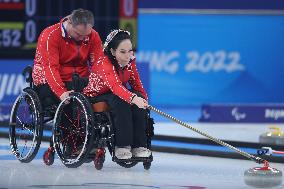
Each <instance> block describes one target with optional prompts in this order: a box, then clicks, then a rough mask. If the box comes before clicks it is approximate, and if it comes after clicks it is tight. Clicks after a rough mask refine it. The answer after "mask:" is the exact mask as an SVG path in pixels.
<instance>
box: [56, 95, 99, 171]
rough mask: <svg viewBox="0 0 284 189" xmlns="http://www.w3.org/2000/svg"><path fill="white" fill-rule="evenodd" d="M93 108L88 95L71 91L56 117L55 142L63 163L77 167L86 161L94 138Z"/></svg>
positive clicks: (61, 104) (60, 105)
mask: <svg viewBox="0 0 284 189" xmlns="http://www.w3.org/2000/svg"><path fill="white" fill-rule="evenodd" d="M92 133H94V120H93V110H92V107H91V104H90V103H89V100H88V99H87V97H85V96H84V95H83V94H81V93H77V92H74V93H71V94H70V96H69V97H67V98H66V99H64V100H63V101H62V102H61V103H60V104H59V106H58V108H57V111H56V113H55V117H54V126H53V144H54V148H55V151H56V153H57V155H58V157H59V159H60V160H61V161H62V163H63V164H64V165H65V166H66V167H69V168H76V167H79V166H80V165H82V164H83V163H84V162H86V158H88V155H89V153H90V151H91V148H92V145H93V140H94V136H93V134H92Z"/></svg>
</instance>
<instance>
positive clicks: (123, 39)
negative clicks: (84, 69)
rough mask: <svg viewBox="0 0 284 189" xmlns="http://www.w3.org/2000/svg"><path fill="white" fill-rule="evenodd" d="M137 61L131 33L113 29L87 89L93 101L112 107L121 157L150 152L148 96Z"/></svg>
mask: <svg viewBox="0 0 284 189" xmlns="http://www.w3.org/2000/svg"><path fill="white" fill-rule="evenodd" d="M135 61H136V60H135V58H134V56H133V50H132V43H131V41H130V33H129V32H128V31H124V30H120V29H119V30H114V31H112V32H111V33H110V34H109V35H108V36H107V39H106V41H105V43H104V56H103V57H101V58H100V59H99V60H98V62H97V63H96V64H94V65H93V67H92V72H91V74H90V76H89V84H88V86H87V87H86V88H85V89H84V94H85V95H87V96H89V97H91V102H92V103H95V102H100V101H105V102H107V103H108V105H109V107H110V111H111V115H112V116H113V121H114V126H115V144H116V146H115V156H116V157H117V158H118V159H129V158H131V157H132V156H133V157H149V156H150V155H151V151H150V150H149V149H147V148H146V142H147V138H146V132H145V130H146V121H147V120H146V115H147V112H146V107H147V106H148V102H147V100H148V97H147V94H146V92H145V90H144V89H143V85H142V83H141V80H140V77H139V74H138V71H137V69H136V62H135ZM127 83H128V84H129V85H128V86H130V88H131V89H130V90H129V89H128V88H127ZM93 97H94V98H93Z"/></svg>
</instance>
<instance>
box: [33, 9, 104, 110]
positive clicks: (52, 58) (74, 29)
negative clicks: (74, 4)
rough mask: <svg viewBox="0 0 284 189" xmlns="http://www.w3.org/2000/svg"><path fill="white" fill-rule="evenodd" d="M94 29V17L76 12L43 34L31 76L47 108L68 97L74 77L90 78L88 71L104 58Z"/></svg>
mask: <svg viewBox="0 0 284 189" xmlns="http://www.w3.org/2000/svg"><path fill="white" fill-rule="evenodd" d="M93 25H94V16H93V14H92V13H91V12H90V11H88V10H84V9H77V10H74V11H73V12H72V13H71V15H69V16H67V17H65V18H63V19H62V20H61V21H60V22H59V23H57V24H55V25H52V26H49V27H47V28H46V29H44V30H43V31H42V33H41V34H40V36H39V38H38V43H37V49H36V55H35V59H34V68H33V74H32V76H33V82H34V84H35V86H36V88H37V89H38V93H39V97H40V99H41V101H42V103H43V106H44V107H46V106H50V105H53V104H57V103H59V102H60V100H63V99H64V98H66V97H68V96H69V94H70V92H72V90H71V89H70V87H69V86H70V83H71V81H72V75H73V74H74V73H77V74H78V75H79V76H80V77H82V78H88V76H89V72H90V69H89V67H90V66H91V65H92V64H93V63H94V62H95V61H96V60H97V59H98V58H99V57H100V56H101V55H103V51H102V41H101V39H100V36H99V34H98V33H97V32H96V31H95V30H94V29H92V27H93Z"/></svg>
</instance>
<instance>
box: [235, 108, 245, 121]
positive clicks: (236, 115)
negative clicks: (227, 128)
mask: <svg viewBox="0 0 284 189" xmlns="http://www.w3.org/2000/svg"><path fill="white" fill-rule="evenodd" d="M231 113H232V116H233V117H234V118H235V119H236V120H237V121H239V120H241V119H245V118H246V114H245V113H241V112H239V109H238V108H237V107H235V108H233V109H232V112H231Z"/></svg>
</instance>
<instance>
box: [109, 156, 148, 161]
mask: <svg viewBox="0 0 284 189" xmlns="http://www.w3.org/2000/svg"><path fill="white" fill-rule="evenodd" d="M112 160H113V161H114V162H121V163H131V162H152V161H153V156H152V155H151V156H149V157H132V158H130V159H118V158H117V157H113V158H112Z"/></svg>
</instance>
